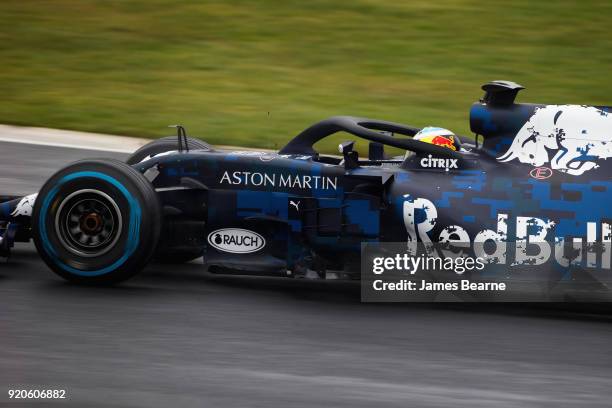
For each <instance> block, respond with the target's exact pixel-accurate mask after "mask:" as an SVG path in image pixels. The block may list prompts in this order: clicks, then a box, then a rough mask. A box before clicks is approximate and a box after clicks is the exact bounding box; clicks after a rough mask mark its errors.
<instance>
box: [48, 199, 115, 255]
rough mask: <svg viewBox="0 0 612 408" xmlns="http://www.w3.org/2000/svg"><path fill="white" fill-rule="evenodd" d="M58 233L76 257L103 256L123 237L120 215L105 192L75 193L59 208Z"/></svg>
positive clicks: (56, 226) (56, 217) (60, 239)
mask: <svg viewBox="0 0 612 408" xmlns="http://www.w3.org/2000/svg"><path fill="white" fill-rule="evenodd" d="M55 230H56V233H57V237H58V238H59V241H60V243H61V245H62V246H63V247H64V248H65V249H67V250H68V251H70V252H72V253H73V254H75V255H78V256H82V257H96V256H100V255H104V254H105V253H107V252H108V251H110V250H111V249H113V248H114V247H115V245H116V244H117V241H118V240H119V238H120V236H121V230H122V217H121V211H119V206H118V205H117V203H116V202H115V200H113V199H112V198H111V197H110V196H109V195H108V194H106V193H104V192H102V191H99V190H91V189H87V190H79V191H75V192H74V193H72V194H70V195H69V196H68V197H66V198H65V199H64V200H63V201H62V203H61V204H60V206H59V208H58V210H57V213H56V216H55Z"/></svg>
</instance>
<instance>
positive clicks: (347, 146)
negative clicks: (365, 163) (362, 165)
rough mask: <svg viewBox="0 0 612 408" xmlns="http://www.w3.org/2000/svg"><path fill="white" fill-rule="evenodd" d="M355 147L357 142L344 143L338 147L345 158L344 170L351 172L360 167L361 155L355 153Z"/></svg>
mask: <svg viewBox="0 0 612 408" xmlns="http://www.w3.org/2000/svg"><path fill="white" fill-rule="evenodd" d="M354 147H355V141H353V140H349V141H347V142H342V143H340V145H339V146H338V151H339V152H340V153H342V157H343V158H344V160H343V162H344V169H345V170H351V169H355V168H357V167H359V153H357V152H355V151H353V148H354Z"/></svg>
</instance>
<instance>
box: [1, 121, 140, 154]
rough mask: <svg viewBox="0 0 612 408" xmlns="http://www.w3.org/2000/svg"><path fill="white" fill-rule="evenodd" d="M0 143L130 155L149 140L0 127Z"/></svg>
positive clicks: (53, 130)
mask: <svg viewBox="0 0 612 408" xmlns="http://www.w3.org/2000/svg"><path fill="white" fill-rule="evenodd" d="M0 142H10V143H22V144H29V145H38V146H53V147H65V148H71V149H83V150H96V151H105V152H119V153H132V152H133V151H135V150H136V149H138V148H139V147H141V146H143V145H145V144H147V143H148V142H150V140H149V139H140V138H137V137H124V136H112V135H103V134H98V133H86V132H76V131H72V130H59V129H48V128H37V127H22V126H11V125H0Z"/></svg>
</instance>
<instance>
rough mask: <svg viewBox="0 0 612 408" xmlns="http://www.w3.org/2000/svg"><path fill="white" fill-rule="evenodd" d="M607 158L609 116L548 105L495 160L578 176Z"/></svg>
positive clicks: (611, 141)
mask: <svg viewBox="0 0 612 408" xmlns="http://www.w3.org/2000/svg"><path fill="white" fill-rule="evenodd" d="M610 157H612V115H609V114H608V112H606V111H603V110H601V109H597V108H594V107H592V106H579V105H548V106H545V107H541V108H537V109H536V111H535V113H534V114H533V116H531V118H530V119H529V121H527V123H525V124H524V125H523V127H522V128H521V130H520V131H519V132H518V134H517V135H516V137H515V138H514V141H513V142H512V145H511V146H510V148H509V149H508V151H507V152H506V153H505V154H504V155H502V156H501V157H498V160H499V161H502V162H509V161H512V160H514V159H518V160H519V161H520V162H521V163H527V164H531V165H532V166H536V167H540V166H543V165H545V164H548V165H549V166H550V168H552V169H553V170H558V171H561V172H564V173H568V174H571V175H573V176H579V175H581V174H583V173H585V172H587V171H589V170H592V169H595V168H598V167H599V164H598V161H599V160H605V159H607V158H610Z"/></svg>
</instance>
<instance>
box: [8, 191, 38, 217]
mask: <svg viewBox="0 0 612 408" xmlns="http://www.w3.org/2000/svg"><path fill="white" fill-rule="evenodd" d="M37 196H38V194H31V195H29V196H25V197H23V198H22V199H21V201H19V204H17V207H16V208H15V211H13V212H12V213H11V217H19V216H24V217H31V216H32V209H33V208H34V202H35V201H36V197H37Z"/></svg>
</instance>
